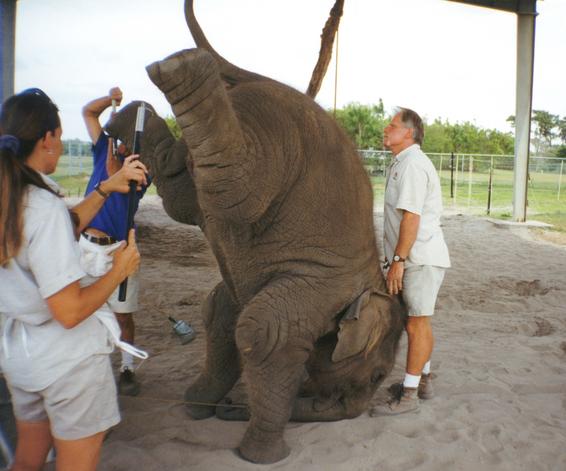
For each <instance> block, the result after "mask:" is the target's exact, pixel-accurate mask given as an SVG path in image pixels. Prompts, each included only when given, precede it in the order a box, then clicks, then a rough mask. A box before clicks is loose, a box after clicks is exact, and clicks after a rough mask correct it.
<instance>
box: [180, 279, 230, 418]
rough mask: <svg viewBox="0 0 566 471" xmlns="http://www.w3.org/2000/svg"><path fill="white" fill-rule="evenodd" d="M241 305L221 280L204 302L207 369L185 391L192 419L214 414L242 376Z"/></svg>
mask: <svg viewBox="0 0 566 471" xmlns="http://www.w3.org/2000/svg"><path fill="white" fill-rule="evenodd" d="M237 317H238V308H237V306H236V305H235V303H234V302H233V301H232V299H231V297H230V294H229V293H228V290H227V288H226V285H225V284H224V283H220V284H218V285H217V286H216V287H215V288H214V289H213V290H212V291H211V293H210V294H209V295H208V298H207V300H206V302H205V304H204V306H203V318H204V324H205V328H206V347H207V348H206V350H207V352H206V363H205V368H204V371H203V372H202V373H201V375H200V376H199V377H198V379H197V380H196V381H195V382H194V383H193V384H192V385H191V386H189V388H188V389H187V390H186V392H185V401H186V402H187V405H186V408H187V412H188V414H189V415H190V416H191V417H192V418H193V419H205V418H207V417H210V416H212V415H214V412H215V405H216V403H217V402H218V401H220V400H221V399H222V398H223V397H224V396H225V395H226V394H227V393H228V392H229V391H230V389H232V387H233V386H234V384H235V383H236V381H237V380H238V378H239V377H240V373H241V370H240V361H239V353H238V350H237V348H236V342H235V334H234V331H235V327H236V320H237Z"/></svg>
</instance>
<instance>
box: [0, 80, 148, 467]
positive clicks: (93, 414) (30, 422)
mask: <svg viewBox="0 0 566 471" xmlns="http://www.w3.org/2000/svg"><path fill="white" fill-rule="evenodd" d="M61 134H62V128H61V122H60V119H59V114H58V108H57V106H56V105H55V104H54V103H53V102H52V101H51V100H50V99H49V97H48V96H47V95H46V94H45V93H44V92H42V91H41V90H39V89H28V90H25V91H24V92H21V93H19V94H17V95H14V96H12V97H10V98H8V99H7V100H6V101H5V102H4V104H3V105H2V108H1V110H0V313H1V316H0V319H1V330H0V337H1V342H0V346H1V350H0V351H1V354H0V366H1V369H2V372H3V373H4V376H5V379H6V382H7V384H8V387H9V389H10V393H11V396H12V404H13V407H14V415H15V417H16V426H17V433H18V444H17V447H16V453H15V459H14V463H13V466H12V470H13V471H19V470H40V469H41V468H42V466H43V464H44V463H45V459H46V456H47V453H48V452H49V450H50V448H51V447H52V446H53V445H54V446H55V449H56V460H57V470H58V471H64V470H73V471H83V470H85V471H86V470H89V471H90V470H94V469H96V465H97V463H98V459H99V454H100V448H101V445H102V440H103V438H104V434H105V432H106V431H107V430H108V429H109V428H110V427H112V426H113V425H115V424H117V423H118V422H119V420H120V415H119V411H118V404H117V395H116V386H115V383H114V378H113V375H112V370H111V366H110V358H109V354H110V352H111V351H112V349H113V344H114V343H116V342H115V341H113V338H112V335H111V333H112V330H113V328H114V327H115V326H113V325H112V323H111V320H109V319H110V318H109V316H105V315H104V310H103V309H101V307H102V306H103V304H104V303H105V301H106V300H107V298H108V297H109V296H110V294H111V293H112V292H113V291H114V289H115V288H116V287H117V286H118V285H119V284H120V282H121V281H123V280H124V279H125V278H126V277H127V276H128V275H130V274H132V273H134V272H135V271H136V270H137V268H138V266H139V260H140V255H139V252H138V249H137V247H136V243H135V237H134V233H133V231H131V233H130V236H129V239H128V244H127V245H126V244H123V245H122V246H121V247H120V248H118V249H117V250H116V252H115V253H114V262H113V266H112V269H111V270H110V271H109V272H108V273H107V274H106V275H105V276H103V277H101V278H100V279H99V280H98V281H97V282H96V283H94V284H92V285H90V286H81V284H80V280H81V278H82V277H83V276H84V272H83V270H82V269H81V267H80V264H79V250H78V244H77V242H76V235H77V234H78V233H79V232H80V231H81V230H82V229H84V228H85V227H86V225H87V224H88V222H89V221H90V220H91V218H92V217H93V216H94V215H95V214H96V212H97V211H98V210H99V209H100V208H101V207H102V204H103V203H104V200H105V199H106V198H107V196H108V195H109V194H110V193H112V192H121V193H125V192H127V191H128V188H129V186H128V182H129V181H130V180H135V181H136V182H137V183H138V185H141V184H146V183H147V182H146V172H147V169H146V168H145V167H144V166H143V164H142V163H141V162H139V161H138V160H136V156H131V157H129V158H128V159H127V160H126V162H125V164H124V166H123V167H122V169H121V170H120V171H119V172H117V173H116V174H114V175H113V176H112V177H110V178H108V179H107V180H104V181H102V182H99V184H98V185H97V187H96V191H93V192H92V193H91V194H89V195H88V196H87V197H86V198H85V199H84V200H83V201H82V202H81V203H79V204H78V205H76V206H75V207H74V208H72V210H71V211H69V210H68V209H67V207H66V205H65V202H64V201H63V199H62V198H61V195H60V194H59V191H58V188H57V185H56V184H55V183H54V182H53V181H52V180H51V179H49V178H48V177H47V175H49V174H51V173H53V172H54V171H55V168H56V166H57V162H58V160H59V157H60V156H61V153H62V149H63V144H62V142H61ZM112 319H113V317H112ZM116 327H117V326H116Z"/></svg>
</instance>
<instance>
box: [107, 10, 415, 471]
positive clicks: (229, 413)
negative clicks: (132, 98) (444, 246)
mask: <svg viewBox="0 0 566 471" xmlns="http://www.w3.org/2000/svg"><path fill="white" fill-rule="evenodd" d="M185 16H186V20H187V24H188V26H189V30H190V31H191V34H192V35H193V38H194V39H195V42H196V45H197V47H196V48H194V49H186V50H181V51H179V52H176V53H174V54H172V55H170V56H168V57H166V58H165V59H163V60H161V61H157V62H155V63H152V64H150V65H149V66H147V68H146V70H147V72H148V75H149V77H150V79H151V81H152V82H153V83H154V84H155V85H156V86H157V87H158V88H159V89H160V90H161V91H162V92H163V93H164V95H165V97H166V99H167V100H168V102H169V103H170V104H171V105H172V109H173V113H174V115H175V118H176V120H177V123H178V124H179V126H180V128H181V130H182V137H181V138H179V139H175V138H174V137H173V135H172V133H171V132H170V131H169V129H168V127H167V124H166V122H165V121H164V120H163V119H162V118H160V117H159V116H158V115H157V113H156V112H155V110H154V109H153V108H152V107H151V105H149V104H147V106H146V108H147V118H146V120H145V126H144V131H143V134H142V138H141V153H140V159H141V160H142V162H144V163H145V164H146V165H147V166H148V168H149V170H150V174H151V176H152V178H153V182H154V184H155V186H156V187H157V192H158V194H159V195H160V196H161V197H162V200H163V206H164V208H165V210H166V212H167V213H168V214H169V215H170V216H171V217H172V218H173V219H175V220H177V221H180V222H182V223H185V224H190V225H198V226H199V227H200V228H201V229H202V231H203V233H204V235H205V237H206V239H207V241H208V243H209V244H210V247H211V249H212V252H213V253H214V256H215V257H216V260H217V263H218V267H219V270H220V273H221V276H222V281H221V282H220V283H219V284H218V285H217V286H216V287H215V288H214V289H213V290H212V291H211V293H210V294H209V295H208V297H207V299H206V301H205V302H204V303H203V307H202V314H203V320H204V325H205V329H206V342H207V354H206V360H205V365H204V369H203V371H202V373H201V374H200V376H199V377H198V379H197V380H196V381H195V382H194V383H193V384H191V385H190V386H189V387H188V389H187V390H186V393H185V400H186V401H187V403H188V405H187V411H188V414H189V415H190V416H191V417H192V418H193V419H204V418H207V417H210V416H213V415H214V414H217V415H218V416H219V417H221V418H224V419H236V420H240V419H249V424H248V427H247V430H246V432H245V434H244V437H243V439H242V441H241V443H240V446H239V452H240V455H241V456H242V457H243V458H244V459H246V460H249V461H252V462H256V463H273V462H276V461H279V460H281V459H283V458H285V457H286V456H287V455H288V454H289V453H290V450H289V447H288V446H287V444H286V442H285V440H284V429H285V426H286V424H287V422H288V421H289V420H295V421H330V420H341V419H349V418H354V417H357V416H359V415H360V414H361V413H363V412H364V411H365V410H366V409H367V407H368V403H369V401H370V400H371V398H372V396H373V394H374V392H375V391H376V389H377V387H378V386H379V385H380V384H381V382H382V381H383V379H384V378H385V377H386V376H387V375H388V374H389V373H390V371H391V369H392V368H393V365H394V362H395V355H396V351H397V346H398V343H399V338H400V335H401V333H402V331H403V325H404V322H405V319H406V310H405V308H404V306H403V305H402V303H401V302H400V300H399V298H398V297H396V296H390V295H389V294H388V293H387V290H386V286H385V281H384V278H383V274H382V272H381V269H380V257H379V253H378V248H377V243H376V236H375V230H374V223H373V191H372V187H371V184H370V181H369V178H368V176H367V174H366V172H365V170H364V168H363V165H362V163H361V160H360V157H359V155H358V153H357V150H356V148H355V146H354V144H353V143H352V141H351V140H350V139H349V138H348V136H347V135H346V134H345V132H344V131H343V130H342V129H341V128H340V126H339V125H338V124H337V123H336V121H335V120H334V119H333V118H332V117H331V116H330V115H329V113H327V112H326V111H325V110H323V109H322V108H321V107H320V106H319V105H318V104H317V103H316V102H315V101H314V100H313V99H312V98H310V97H308V96H306V95H305V94H303V93H301V92H299V91H297V90H295V89H293V88H291V87H289V86H287V85H284V84H282V83H280V82H277V81H276V80H273V79H270V78H267V77H263V76H261V75H258V74H256V73H253V72H249V71H246V70H243V69H240V68H238V67H237V66H235V65H233V64H231V63H229V62H228V61H226V60H225V59H224V58H223V57H221V56H220V55H219V54H218V53H217V52H216V51H215V50H214V49H213V48H212V47H211V46H210V44H209V43H208V41H207V39H206V37H205V36H204V34H203V32H202V30H201V28H200V26H199V25H198V23H197V21H196V18H195V16H194V12H193V2H192V0H187V1H186V2H185ZM138 106H139V102H133V103H131V104H130V105H128V106H126V107H125V108H123V109H122V111H120V112H119V113H117V114H116V115H115V116H114V117H113V118H112V119H111V120H110V122H109V123H108V125H107V126H106V130H107V132H108V133H109V135H111V136H113V137H116V138H119V139H121V140H122V141H123V142H125V144H126V145H127V146H128V147H130V148H131V145H132V141H133V136H134V124H135V114H136V109H137V107H138ZM240 378H241V379H242V380H243V382H244V384H245V386H246V393H247V397H248V401H247V402H248V404H247V408H246V409H233V410H230V409H229V408H228V409H227V408H225V407H223V406H224V405H226V404H227V402H229V401H226V400H225V398H226V395H227V394H228V393H229V392H230V390H231V389H232V388H233V386H234V384H235V383H236V382H237V381H238V380H239V379H240ZM223 401H224V402H223ZM195 403H196V404H195ZM206 404H208V405H206Z"/></svg>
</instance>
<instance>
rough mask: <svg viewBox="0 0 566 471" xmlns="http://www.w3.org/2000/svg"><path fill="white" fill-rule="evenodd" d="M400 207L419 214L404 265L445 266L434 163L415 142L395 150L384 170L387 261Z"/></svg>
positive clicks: (447, 262)
mask: <svg viewBox="0 0 566 471" xmlns="http://www.w3.org/2000/svg"><path fill="white" fill-rule="evenodd" d="M403 210H406V211H409V212H411V213H415V214H418V215H420V217H421V220H420V224H419V230H418V232H417V239H416V240H415V243H414V244H413V247H412V248H411V251H410V253H409V256H408V258H407V261H406V265H407V266H410V265H433V266H437V267H445V268H447V267H449V266H450V256H449V255H448V247H447V246H446V242H445V241H444V235H443V234H442V228H441V227H440V217H441V215H442V193H441V189H440V179H439V178H438V174H437V172H436V169H435V168H434V165H433V164H432V162H431V161H430V159H429V158H428V157H427V156H426V155H425V153H424V152H423V151H422V150H421V148H420V146H419V145H418V144H413V145H412V146H410V147H407V148H406V149H405V150H403V151H401V152H399V154H397V155H396V156H395V158H394V159H393V162H392V163H391V165H390V166H389V170H388V172H387V181H386V184H385V207H384V230H383V236H384V249H385V256H386V257H387V260H389V261H391V260H392V259H393V255H394V251H395V247H396V246H397V241H398V240H399V227H400V225H401V219H402V217H403Z"/></svg>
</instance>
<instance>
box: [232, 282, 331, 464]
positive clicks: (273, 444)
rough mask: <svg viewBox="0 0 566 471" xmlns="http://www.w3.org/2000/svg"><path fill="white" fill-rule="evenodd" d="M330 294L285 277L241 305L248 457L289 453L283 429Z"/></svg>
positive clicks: (260, 459)
mask: <svg viewBox="0 0 566 471" xmlns="http://www.w3.org/2000/svg"><path fill="white" fill-rule="evenodd" d="M309 281H310V280H309ZM317 288H318V289H317ZM315 296H316V297H315ZM328 298H330V296H328V293H327V292H326V290H325V289H324V288H323V287H316V286H314V287H313V285H312V282H310V283H307V282H302V280H301V279H300V278H289V277H287V278H281V279H277V280H274V281H273V282H272V283H270V284H269V285H267V286H266V287H264V288H263V289H262V290H261V291H260V292H259V293H258V294H257V295H256V296H255V297H254V298H253V299H252V300H251V301H250V302H249V303H248V304H247V305H246V307H245V308H244V309H243V310H242V312H241V314H240V318H239V320H238V325H237V328H236V342H237V345H238V349H239V351H240V356H241V358H242V364H243V371H242V377H243V380H244V383H245V384H246V388H247V393H248V401H249V410H250V423H249V427H248V429H247V431H246V433H245V435H244V438H243V440H242V443H241V444H240V453H241V455H242V457H244V458H245V459H247V460H249V461H253V462H256V463H273V462H275V461H279V460H281V459H283V458H285V457H286V456H287V454H288V453H289V449H288V447H287V445H286V444H285V441H284V440H283V432H284V429H285V426H286V424H287V423H288V421H289V418H290V416H291V410H292V407H293V403H294V401H295V400H296V397H297V394H298V391H299V387H300V384H301V381H302V379H303V377H304V373H305V364H306V361H307V359H308V357H309V354H310V352H311V351H312V349H313V348H314V341H315V339H317V338H318V337H319V336H320V335H321V332H320V330H321V328H320V325H321V324H322V323H323V322H324V319H325V316H327V315H328V316H329V317H330V313H331V312H332V311H333V306H332V304H331V303H332V300H329V299H328ZM334 304H335V303H334Z"/></svg>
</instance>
